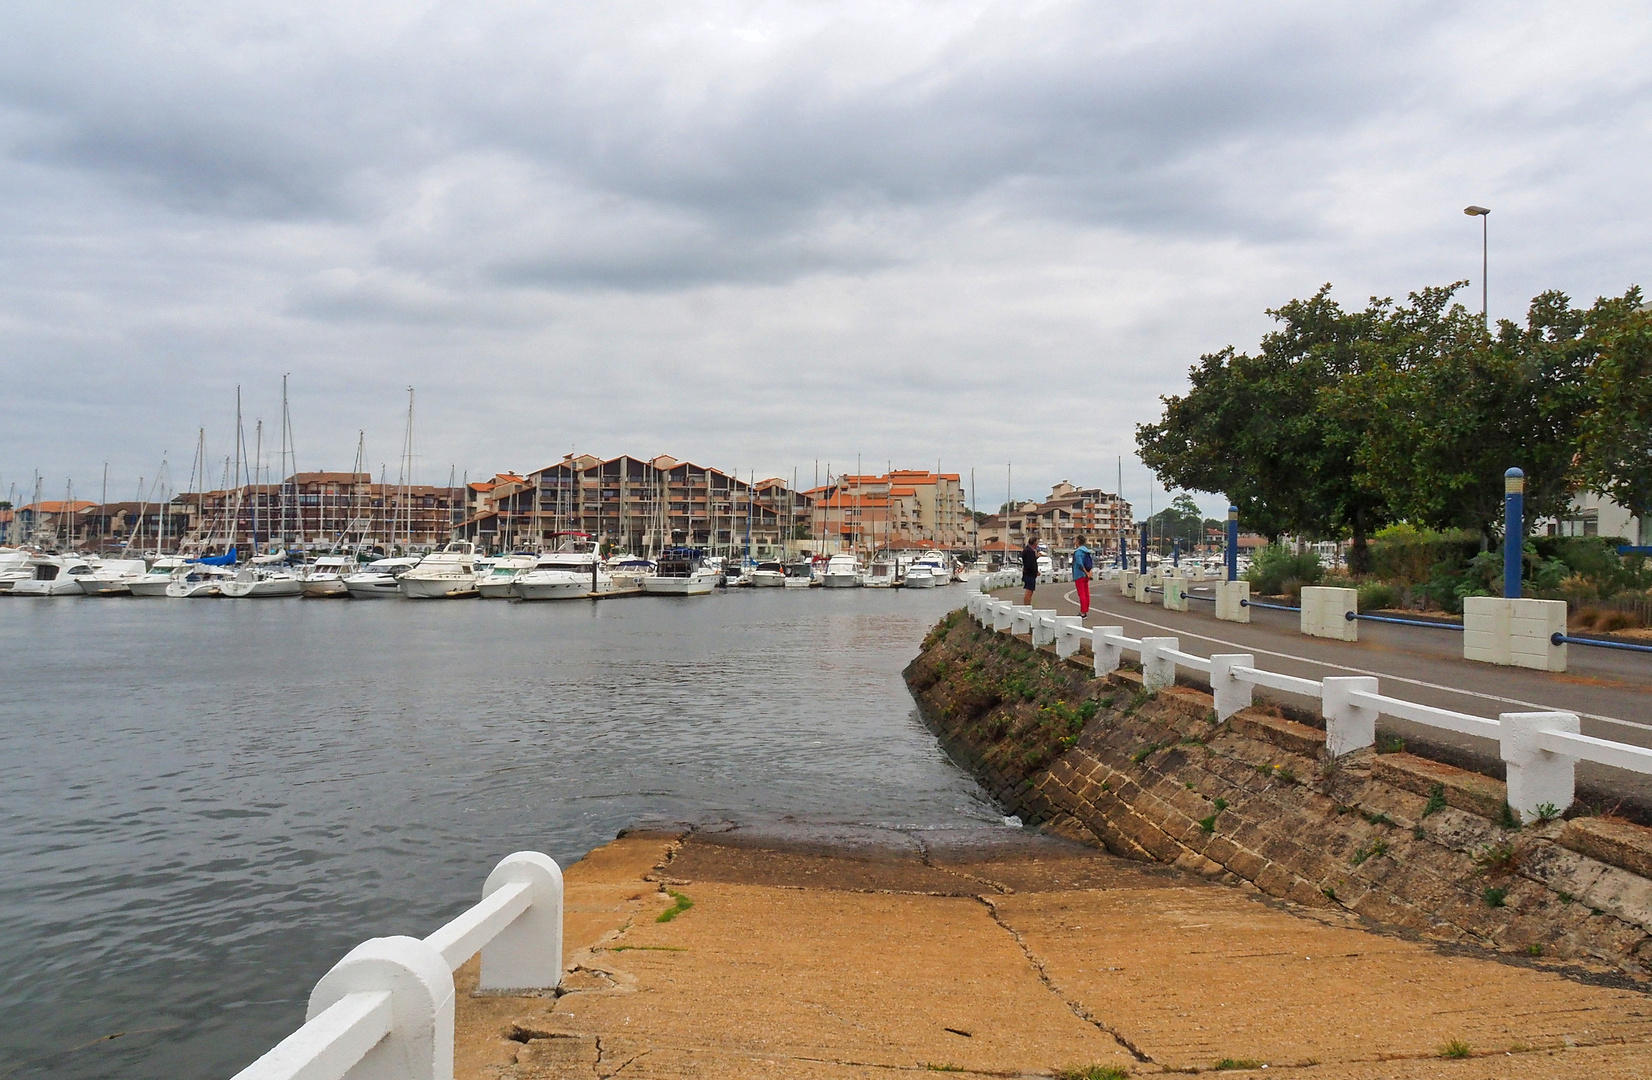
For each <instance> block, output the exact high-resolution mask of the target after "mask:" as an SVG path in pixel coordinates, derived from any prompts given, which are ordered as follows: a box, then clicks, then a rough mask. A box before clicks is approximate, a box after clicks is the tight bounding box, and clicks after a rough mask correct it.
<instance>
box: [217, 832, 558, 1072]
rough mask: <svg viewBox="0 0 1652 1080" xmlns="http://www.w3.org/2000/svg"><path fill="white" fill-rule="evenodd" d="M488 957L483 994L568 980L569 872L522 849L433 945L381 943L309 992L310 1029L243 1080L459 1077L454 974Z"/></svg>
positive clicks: (401, 940)
mask: <svg viewBox="0 0 1652 1080" xmlns="http://www.w3.org/2000/svg"><path fill="white" fill-rule="evenodd" d="M478 952H480V953H481V954H482V974H481V988H482V989H484V990H523V991H526V990H550V989H554V988H555V987H556V986H558V985H559V984H560V983H561V981H562V870H561V868H559V867H558V866H557V864H556V861H555V860H554V859H552V858H551V857H550V856H549V855H541V854H540V853H539V852H537V851H519V852H517V853H516V854H514V855H508V856H506V857H505V858H504V859H503V860H501V861H500V863H499V865H498V866H496V867H494V869H493V873H491V874H489V875H488V879H487V881H486V882H485V883H484V884H483V886H482V899H481V901H480V902H479V903H477V904H476V905H474V906H473V907H471V908H469V909H467V910H466V911H464V912H463V913H462V914H460V915H459V916H458V917H456V918H454V919H453V920H452V921H450V922H449V923H447V924H446V925H445V926H443V927H442V928H441V929H439V930H437V931H436V932H435V933H433V934H431V935H430V936H429V937H427V938H425V939H424V940H422V941H421V940H419V939H418V938H410V937H384V938H372V939H370V940H368V941H364V942H362V943H361V944H360V945H358V946H356V947H355V948H354V949H352V950H350V952H349V954H348V955H346V956H345V957H344V959H342V960H340V961H339V962H338V963H337V964H335V965H333V968H332V970H331V971H329V972H327V974H326V975H323V976H322V977H321V981H320V982H318V983H316V985H315V989H314V990H312V991H311V992H310V1003H309V1008H308V1010H307V1012H306V1019H305V1021H304V1026H303V1027H301V1028H299V1029H298V1030H297V1031H295V1032H293V1033H292V1034H291V1035H289V1036H287V1037H286V1038H285V1039H282V1040H281V1042H279V1043H277V1044H276V1046H275V1047H274V1048H273V1049H272V1050H270V1051H269V1052H268V1053H266V1054H265V1055H264V1056H263V1057H261V1058H259V1059H258V1060H257V1061H255V1062H253V1063H252V1064H251V1065H248V1066H247V1067H246V1068H245V1069H242V1070H241V1071H240V1072H239V1073H237V1074H236V1075H235V1080H369V1078H372V1080H382V1078H395V1080H452V1078H453V998H454V991H453V972H454V971H456V970H458V968H459V967H460V966H461V965H463V964H464V963H465V962H466V961H468V960H469V959H470V958H471V957H473V956H475V955H476V954H477V953H478Z"/></svg>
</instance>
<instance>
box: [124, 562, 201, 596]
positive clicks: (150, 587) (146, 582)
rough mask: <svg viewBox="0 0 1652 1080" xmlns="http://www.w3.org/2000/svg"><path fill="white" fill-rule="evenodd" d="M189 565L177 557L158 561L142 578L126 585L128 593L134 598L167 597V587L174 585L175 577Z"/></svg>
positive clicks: (150, 565)
mask: <svg viewBox="0 0 1652 1080" xmlns="http://www.w3.org/2000/svg"><path fill="white" fill-rule="evenodd" d="M188 565H189V563H188V562H187V561H185V560H184V559H182V558H180V557H178V556H176V555H168V556H166V557H165V558H161V559H156V560H155V561H154V562H152V563H150V564H149V569H148V570H147V571H146V572H145V573H144V574H143V575H142V576H141V577H137V578H134V579H132V580H131V581H128V582H127V583H126V591H127V592H129V593H131V594H132V595H133V596H147V597H156V596H165V595H166V587H167V586H168V585H170V584H172V579H173V577H174V576H176V575H177V574H179V573H180V572H182V571H183V570H184V569H185V568H186V567H188Z"/></svg>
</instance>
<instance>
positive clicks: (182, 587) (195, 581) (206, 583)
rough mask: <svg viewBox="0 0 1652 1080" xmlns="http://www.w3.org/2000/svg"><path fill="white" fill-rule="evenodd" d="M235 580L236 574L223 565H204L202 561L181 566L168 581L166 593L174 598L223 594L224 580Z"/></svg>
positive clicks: (196, 598) (199, 597)
mask: <svg viewBox="0 0 1652 1080" xmlns="http://www.w3.org/2000/svg"><path fill="white" fill-rule="evenodd" d="M233 580H235V574H234V573H233V572H231V571H229V570H226V569H224V568H223V567H222V566H203V565H201V564H200V563H195V564H192V565H190V566H188V567H179V568H178V572H177V573H176V574H174V575H173V578H172V580H171V581H169V582H167V585H166V595H167V596H169V597H171V598H172V599H174V600H199V599H203V598H207V597H215V596H222V595H223V587H224V582H226V581H233Z"/></svg>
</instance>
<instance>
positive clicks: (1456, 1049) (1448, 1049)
mask: <svg viewBox="0 0 1652 1080" xmlns="http://www.w3.org/2000/svg"><path fill="white" fill-rule="evenodd" d="M1473 1053H1474V1051H1473V1049H1471V1048H1470V1047H1469V1045H1468V1043H1466V1042H1464V1041H1463V1040H1461V1039H1452V1040H1451V1041H1450V1042H1448V1043H1446V1044H1445V1045H1444V1046H1442V1047H1440V1056H1441V1057H1443V1058H1466V1057H1470V1056H1472V1055H1473Z"/></svg>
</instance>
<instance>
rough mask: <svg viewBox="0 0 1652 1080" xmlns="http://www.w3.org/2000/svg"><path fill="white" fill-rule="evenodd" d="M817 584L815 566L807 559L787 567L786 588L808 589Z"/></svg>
mask: <svg viewBox="0 0 1652 1080" xmlns="http://www.w3.org/2000/svg"><path fill="white" fill-rule="evenodd" d="M814 583H815V568H814V564H813V563H811V562H809V561H808V560H807V559H804V560H801V561H799V562H794V563H790V564H789V565H787V567H786V580H785V583H784V584H785V587H786V588H788V589H807V588H811V587H813V585H814Z"/></svg>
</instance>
